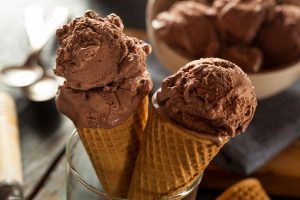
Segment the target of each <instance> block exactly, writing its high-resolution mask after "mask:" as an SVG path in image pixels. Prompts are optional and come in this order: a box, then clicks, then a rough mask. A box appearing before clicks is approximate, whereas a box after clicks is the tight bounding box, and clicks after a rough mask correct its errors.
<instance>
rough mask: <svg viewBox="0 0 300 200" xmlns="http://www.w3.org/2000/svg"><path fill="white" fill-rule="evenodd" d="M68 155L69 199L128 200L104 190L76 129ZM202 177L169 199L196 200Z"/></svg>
mask: <svg viewBox="0 0 300 200" xmlns="http://www.w3.org/2000/svg"><path fill="white" fill-rule="evenodd" d="M66 157H67V200H83V199H86V200H95V199H97V200H126V199H122V198H119V197H115V196H113V195H110V194H107V193H106V192H105V191H104V190H103V187H102V185H101V184H100V182H99V180H98V178H97V175H96V172H95V171H94V168H93V166H92V163H91V161H90V159H89V157H88V154H87V152H86V151H85V149H84V146H83V144H82V143H81V140H80V138H79V135H78V133H77V131H76V130H75V131H73V133H72V135H71V137H70V139H69V140H68V142H67V146H66ZM201 179H202V176H200V177H199V178H198V179H197V180H196V181H195V182H194V183H193V184H192V185H191V186H190V187H189V188H187V189H186V190H185V191H183V192H181V193H178V194H175V195H174V196H172V197H170V198H168V199H172V200H173V199H174V200H175V199H176V200H179V199H182V200H195V199H196V195H197V190H198V185H199V183H200V181H201Z"/></svg>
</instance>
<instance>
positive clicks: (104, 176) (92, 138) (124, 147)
mask: <svg viewBox="0 0 300 200" xmlns="http://www.w3.org/2000/svg"><path fill="white" fill-rule="evenodd" d="M147 116H148V97H146V98H144V100H143V101H142V102H141V104H140V105H139V106H138V108H137V109H136V111H135V112H134V113H132V114H131V115H130V116H129V118H128V119H127V120H126V121H125V122H123V123H122V124H120V125H118V126H116V127H114V128H112V129H101V128H78V129H77V131H78V133H79V136H80V139H81V141H82V143H83V145H84V147H85V149H86V151H87V153H88V155H89V158H90V160H91V162H92V164H93V167H94V169H95V172H96V174H97V176H98V178H99V181H100V182H101V184H102V186H103V189H104V190H105V191H106V192H107V193H109V194H111V195H114V196H117V197H122V198H124V197H126V196H127V193H128V188H129V184H130V180H131V176H132V172H133V169H134V164H135V160H136V157H137V154H138V151H139V146H140V141H141V137H142V133H143V130H144V128H145V125H146V121H147Z"/></svg>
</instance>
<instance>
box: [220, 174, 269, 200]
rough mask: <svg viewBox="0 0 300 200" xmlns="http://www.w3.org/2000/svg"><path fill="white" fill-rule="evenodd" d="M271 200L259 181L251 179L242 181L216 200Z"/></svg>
mask: <svg viewBox="0 0 300 200" xmlns="http://www.w3.org/2000/svg"><path fill="white" fill-rule="evenodd" d="M240 199H242V200H270V197H269V196H268V195H267V193H266V192H265V190H264V189H263V187H262V186H261V184H260V182H259V181H258V180H257V179H254V178H249V179H245V180H243V181H240V182H238V183H236V184H234V185H233V186H231V187H230V188H228V189H227V190H226V191H225V192H224V193H222V194H221V195H220V196H219V197H218V198H217V199H216V200H240Z"/></svg>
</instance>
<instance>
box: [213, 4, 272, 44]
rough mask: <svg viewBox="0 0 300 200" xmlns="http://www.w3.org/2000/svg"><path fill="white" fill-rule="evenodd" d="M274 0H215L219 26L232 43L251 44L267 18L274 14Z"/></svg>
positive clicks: (214, 5)
mask: <svg viewBox="0 0 300 200" xmlns="http://www.w3.org/2000/svg"><path fill="white" fill-rule="evenodd" d="M274 6H275V1H274V0H215V1H214V3H213V7H215V8H216V9H217V11H218V12H217V13H218V15H217V26H218V29H219V32H220V35H221V37H222V39H223V40H225V41H226V42H228V43H230V44H249V43H250V42H251V41H252V40H253V38H254V37H255V36H256V34H257V31H258V29H259V28H260V27H261V25H262V23H263V22H264V20H265V19H266V18H270V17H271V15H272V10H273V7H274Z"/></svg>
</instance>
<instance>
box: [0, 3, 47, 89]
mask: <svg viewBox="0 0 300 200" xmlns="http://www.w3.org/2000/svg"><path fill="white" fill-rule="evenodd" d="M24 17H25V20H24V26H25V29H26V31H27V35H28V39H29V43H30V46H31V51H30V53H29V55H28V57H27V59H26V61H25V62H24V63H23V64H22V65H20V66H19V65H11V66H6V67H3V68H1V69H0V80H1V81H2V82H3V83H5V84H6V85H8V86H12V87H24V86H27V85H30V84H32V83H33V82H35V81H36V80H38V79H39V78H41V76H42V75H43V70H42V68H41V67H40V66H38V65H37V63H36V60H37V57H38V54H39V51H40V49H41V48H42V47H43V44H42V45H41V44H40V42H36V41H38V40H40V39H39V37H41V36H38V35H37V34H34V33H36V32H37V29H42V26H41V24H43V23H44V22H43V21H42V19H43V9H42V7H41V6H30V7H26V8H25V9H24Z"/></svg>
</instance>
